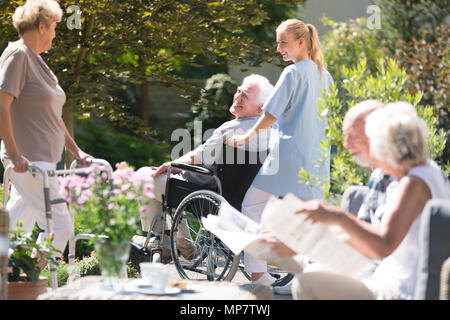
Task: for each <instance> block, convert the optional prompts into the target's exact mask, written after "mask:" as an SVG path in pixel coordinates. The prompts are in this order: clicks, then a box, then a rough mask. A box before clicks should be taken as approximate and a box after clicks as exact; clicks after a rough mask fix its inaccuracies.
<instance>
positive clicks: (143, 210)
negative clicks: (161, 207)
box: [139, 207, 149, 215]
mask: <svg viewBox="0 0 450 320" xmlns="http://www.w3.org/2000/svg"><path fill="white" fill-rule="evenodd" d="M148 212H149V210H148V208H147V207H140V208H139V213H140V214H142V215H144V214H147V213H148Z"/></svg>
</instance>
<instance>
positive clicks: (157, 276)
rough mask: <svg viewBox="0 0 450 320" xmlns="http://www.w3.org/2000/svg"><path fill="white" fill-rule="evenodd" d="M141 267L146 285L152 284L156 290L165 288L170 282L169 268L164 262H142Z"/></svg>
mask: <svg viewBox="0 0 450 320" xmlns="http://www.w3.org/2000/svg"><path fill="white" fill-rule="evenodd" d="M139 267H140V268H141V275H142V279H143V282H144V283H145V284H146V285H151V286H152V287H153V288H154V289H155V290H164V289H165V288H166V287H167V285H168V284H169V270H168V269H167V266H165V265H164V264H162V263H154V262H141V263H140V264H139Z"/></svg>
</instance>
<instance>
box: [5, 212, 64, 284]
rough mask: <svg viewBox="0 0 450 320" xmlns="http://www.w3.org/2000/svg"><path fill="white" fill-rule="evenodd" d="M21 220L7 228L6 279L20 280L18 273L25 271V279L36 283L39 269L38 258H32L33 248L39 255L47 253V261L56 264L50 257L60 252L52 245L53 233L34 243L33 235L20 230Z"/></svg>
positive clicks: (39, 272)
mask: <svg viewBox="0 0 450 320" xmlns="http://www.w3.org/2000/svg"><path fill="white" fill-rule="evenodd" d="M22 225H23V222H22V221H20V222H18V223H17V228H12V229H10V230H9V248H10V252H9V253H8V258H9V264H8V266H9V267H11V269H12V270H11V272H9V273H8V281H10V282H12V281H14V282H16V281H20V280H21V277H20V275H21V274H22V273H25V275H26V279H27V280H28V281H32V282H33V283H36V282H37V281H38V280H39V275H40V274H41V271H42V270H41V269H40V268H39V267H38V266H37V263H38V258H37V257H36V258H32V257H31V256H32V252H33V250H35V251H36V253H37V254H38V255H39V256H41V255H47V258H46V259H47V261H48V262H49V263H53V264H55V265H56V264H57V263H56V262H55V261H54V260H53V258H52V257H51V256H52V254H53V253H56V252H60V251H59V250H57V249H55V247H53V245H52V242H53V237H54V234H50V237H49V238H45V239H44V242H43V243H39V244H38V243H36V239H35V237H33V236H32V234H31V233H25V231H23V230H22Z"/></svg>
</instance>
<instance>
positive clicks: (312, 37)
mask: <svg viewBox="0 0 450 320" xmlns="http://www.w3.org/2000/svg"><path fill="white" fill-rule="evenodd" d="M282 31H286V32H290V33H293V34H294V35H295V38H296V39H300V38H303V39H305V43H306V48H307V50H308V53H309V56H310V57H311V60H312V61H314V62H315V63H316V65H317V67H318V68H319V70H320V74H321V75H323V71H324V69H325V62H324V59H323V54H322V49H321V47H320V39H319V35H318V33H317V29H316V27H314V26H313V25H312V24H306V23H304V22H303V21H300V20H298V19H288V20H285V21H283V22H282V23H281V24H280V25H279V26H278V28H277V32H282Z"/></svg>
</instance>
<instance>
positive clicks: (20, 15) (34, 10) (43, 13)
mask: <svg viewBox="0 0 450 320" xmlns="http://www.w3.org/2000/svg"><path fill="white" fill-rule="evenodd" d="M62 16H63V11H62V10H61V7H60V6H59V4H58V2H56V1H55V0H27V1H26V2H25V4H24V5H22V6H20V7H18V8H17V9H16V11H15V12H14V15H13V25H14V28H16V30H17V32H18V33H19V34H24V33H25V32H26V31H28V30H32V29H35V28H37V27H38V26H39V23H40V22H42V23H44V24H45V25H46V26H47V27H49V26H50V25H51V24H52V23H53V22H55V21H56V22H59V21H61V18H62Z"/></svg>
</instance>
